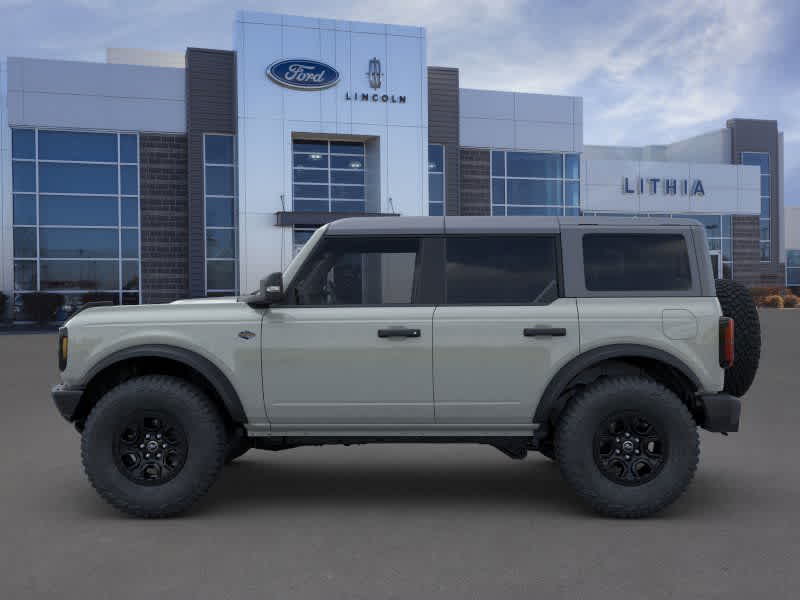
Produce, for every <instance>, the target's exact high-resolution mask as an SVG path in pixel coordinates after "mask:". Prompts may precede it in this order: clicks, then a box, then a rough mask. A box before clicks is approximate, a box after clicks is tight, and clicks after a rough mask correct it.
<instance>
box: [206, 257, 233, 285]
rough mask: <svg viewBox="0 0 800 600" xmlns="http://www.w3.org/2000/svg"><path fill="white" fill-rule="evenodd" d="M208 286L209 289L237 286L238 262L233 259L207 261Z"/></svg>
mask: <svg viewBox="0 0 800 600" xmlns="http://www.w3.org/2000/svg"><path fill="white" fill-rule="evenodd" d="M206 287H207V288H208V289H209V290H233V289H235V288H236V262H235V261H232V260H209V261H206Z"/></svg>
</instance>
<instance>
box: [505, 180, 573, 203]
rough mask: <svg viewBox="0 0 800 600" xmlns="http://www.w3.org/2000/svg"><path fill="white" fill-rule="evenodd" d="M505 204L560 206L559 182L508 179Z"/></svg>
mask: <svg viewBox="0 0 800 600" xmlns="http://www.w3.org/2000/svg"><path fill="white" fill-rule="evenodd" d="M507 203H508V204H539V205H552V206H555V205H561V204H563V202H562V199H561V182H560V181H542V180H538V181H537V180H529V179H509V180H508V199H507Z"/></svg>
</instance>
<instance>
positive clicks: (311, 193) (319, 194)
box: [294, 183, 328, 198]
mask: <svg viewBox="0 0 800 600" xmlns="http://www.w3.org/2000/svg"><path fill="white" fill-rule="evenodd" d="M294 197H295V198H327V197H328V186H327V185H311V184H299V183H296V184H294Z"/></svg>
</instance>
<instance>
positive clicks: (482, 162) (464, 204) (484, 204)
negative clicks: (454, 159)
mask: <svg viewBox="0 0 800 600" xmlns="http://www.w3.org/2000/svg"><path fill="white" fill-rule="evenodd" d="M489 159H490V153H489V151H488V150H477V149H473V148H462V149H461V151H460V160H461V190H460V191H461V202H460V204H461V206H460V213H459V214H461V215H469V216H485V215H490V214H491V206H490V202H491V200H490V194H489V186H490V183H491V182H490V176H489Z"/></svg>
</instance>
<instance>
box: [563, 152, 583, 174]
mask: <svg viewBox="0 0 800 600" xmlns="http://www.w3.org/2000/svg"><path fill="white" fill-rule="evenodd" d="M564 164H565V169H564V177H565V178H566V179H580V178H581V157H580V154H567V155H566V156H565V157H564Z"/></svg>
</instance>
